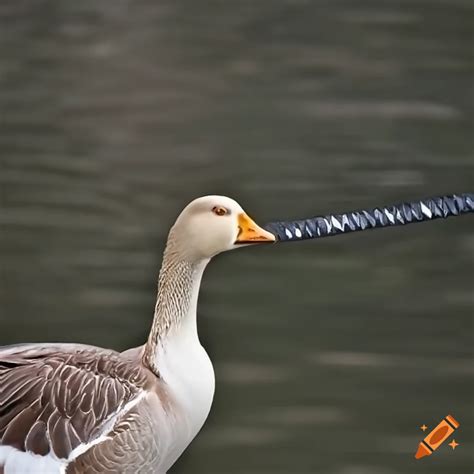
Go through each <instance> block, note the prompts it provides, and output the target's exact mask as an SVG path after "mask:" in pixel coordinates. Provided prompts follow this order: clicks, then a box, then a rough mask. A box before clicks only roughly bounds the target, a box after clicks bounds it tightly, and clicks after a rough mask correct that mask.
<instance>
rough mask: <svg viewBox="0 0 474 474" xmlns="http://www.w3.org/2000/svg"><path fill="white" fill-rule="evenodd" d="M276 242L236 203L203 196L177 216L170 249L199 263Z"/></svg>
mask: <svg viewBox="0 0 474 474" xmlns="http://www.w3.org/2000/svg"><path fill="white" fill-rule="evenodd" d="M274 241H275V236H274V235H273V234H272V233H270V232H268V231H266V230H265V229H262V228H261V227H260V226H258V225H257V224H256V223H255V222H254V221H253V220H252V219H251V218H250V217H249V216H248V215H247V213H246V212H245V211H244V210H243V209H242V207H241V206H240V204H239V203H237V202H236V201H234V200H233V199H231V198H228V197H225V196H204V197H200V198H198V199H195V200H194V201H192V202H191V203H190V204H188V205H187V206H186V207H185V208H184V210H183V211H182V212H181V214H180V215H179V216H178V219H177V220H176V222H175V224H174V225H173V227H172V228H171V231H170V235H169V237H168V246H170V245H172V247H173V249H174V250H175V251H177V252H179V253H180V254H181V257H183V258H186V260H188V261H190V262H197V261H201V260H208V259H210V258H211V257H213V256H215V255H217V254H218V253H221V252H224V251H226V250H232V249H235V248H238V247H240V246H243V245H251V244H259V243H271V242H274Z"/></svg>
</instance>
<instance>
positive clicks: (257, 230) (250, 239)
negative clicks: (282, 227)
mask: <svg viewBox="0 0 474 474" xmlns="http://www.w3.org/2000/svg"><path fill="white" fill-rule="evenodd" d="M238 222H239V234H238V235H237V240H236V241H235V243H236V244H253V243H259V242H261V243H263V242H267V243H270V242H275V236H274V235H273V234H272V233H271V232H268V231H267V230H265V229H262V228H261V227H260V226H258V225H257V224H256V223H255V222H254V221H253V220H252V219H251V218H250V217H249V216H248V215H247V214H245V212H243V213H241V214H239V216H238Z"/></svg>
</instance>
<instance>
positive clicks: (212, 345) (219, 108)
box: [0, 0, 474, 474]
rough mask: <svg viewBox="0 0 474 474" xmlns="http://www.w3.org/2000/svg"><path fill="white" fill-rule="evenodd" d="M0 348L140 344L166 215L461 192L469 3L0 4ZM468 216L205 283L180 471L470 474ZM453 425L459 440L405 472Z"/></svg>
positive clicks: (321, 206)
mask: <svg viewBox="0 0 474 474" xmlns="http://www.w3.org/2000/svg"><path fill="white" fill-rule="evenodd" d="M0 18H1V20H0V21H1V28H0V110H1V118H0V121H1V128H0V200H1V201H0V202H1V214H0V223H1V228H0V262H1V267H0V277H1V285H0V301H1V305H0V311H1V312H0V327H1V332H0V344H8V343H13V342H20V341H75V342H87V343H90V344H97V345H101V346H106V347H113V348H116V349H124V348H127V347H131V346H134V345H138V344H141V343H142V342H143V340H144V339H145V337H146V333H147V330H148V328H149V325H150V322H151V315H152V310H153V304H154V293H155V280H156V275H157V272H158V268H159V264H160V258H161V252H162V249H163V245H164V241H165V237H166V233H167V230H168V228H169V226H170V225H171V224H172V222H173V220H174V218H175V216H176V215H177V214H178V213H179V211H180V210H181V208H182V207H183V206H184V205H185V204H186V203H187V202H188V201H189V200H191V199H192V198H194V197H196V196H199V195H203V194H207V193H223V194H228V195H231V196H233V197H235V198H237V199H238V200H239V202H240V203H241V204H242V205H243V206H244V207H245V208H246V210H247V211H248V212H249V213H250V214H251V215H252V216H254V217H255V219H256V220H257V222H261V223H264V222H266V221H270V220H273V219H284V218H296V217H305V216H309V215H314V214H324V213H329V212H336V211H344V210H349V209H354V208H359V207H364V206H374V205H381V204H387V203H391V202H396V201H400V200H404V199H415V198H418V197H424V196H430V195H436V194H445V193H449V192H465V191H469V190H470V191H472V189H473V179H472V176H473V168H472V166H473V161H472V109H471V105H470V100H469V99H470V96H471V94H470V91H471V83H472V55H471V54H472V5H471V2H468V1H467V0H456V1H453V0H449V1H448V0H432V1H427V0H411V1H397V2H395V1H384V2H380V1H370V0H365V1H364V2H358V4H357V5H356V4H354V2H351V1H349V0H345V1H343V0H338V1H331V2H329V1H323V0H320V1H313V2H310V1H305V0H300V1H298V0H295V1H289V0H287V1H284V0H274V1H270V0H262V1H260V2H253V1H240V2H217V1H209V0H203V1H201V2H190V1H188V2H186V1H184V0H178V1H165V0H163V1H161V2H155V1H152V0H140V1H134V2H131V1H125V0H116V1H114V2H97V1H95V0H83V1H82V2H73V1H63V2H51V1H46V0H45V1H40V0H37V1H33V0H29V1H26V0H23V1H17V2H3V3H2V5H0ZM472 224H473V221H472V217H470V216H468V217H462V218H457V219H452V220H449V221H445V222H439V221H438V222H434V223H426V224H424V225H420V226H410V227H407V228H393V229H388V230H379V231H373V232H368V233H362V234H353V235H348V236H341V237H338V238H334V239H328V240H326V241H321V242H306V243H301V244H288V245H281V246H279V247H277V246H275V247H272V248H253V249H243V250H239V251H238V252H234V253H231V254H228V255H225V256H221V257H219V258H217V259H216V261H215V262H214V263H213V264H212V265H211V266H210V268H209V269H208V271H207V273H206V275H205V278H204V283H203V290H202V295H201V300H200V315H199V324H200V334H201V338H202V340H203V343H204V344H205V346H206V347H207V349H208V351H209V352H210V354H211V356H212V358H213V360H214V361H215V367H216V373H217V393H216V399H215V404H214V407H213V411H212V414H211V416H210V418H209V420H208V422H207V424H206V425H205V428H204V430H203V431H202V433H201V434H200V435H199V437H198V438H197V440H196V441H195V442H194V443H193V444H192V447H191V448H190V449H189V450H188V451H187V452H186V454H185V455H184V456H183V458H182V459H181V460H180V461H179V462H178V464H177V465H176V467H175V468H173V470H172V473H173V474H180V473H190V472H192V473H193V474H198V473H206V474H237V473H238V474H241V473H245V474H269V473H272V474H287V473H291V474H310V473H322V474H395V473H397V474H411V473H426V474H428V473H429V474H437V473H440V474H441V473H447V472H449V473H452V474H458V473H459V474H461V473H465V472H471V471H472V470H473V466H474V462H473V455H472V453H473V452H474V446H473V444H474V443H473V433H472V426H473V411H472V403H473V395H474V391H473V382H472V381H473V378H472V375H473V369H472V356H473V351H472V347H473V327H472V314H473V299H472V294H473V293H472V290H473V288H472V268H473V248H474V232H473V231H474V228H473V225H472ZM448 413H452V414H453V415H454V417H455V418H457V419H458V420H459V421H460V423H461V427H460V428H459V430H458V431H457V433H456V434H455V439H456V441H458V442H459V443H460V446H459V447H458V448H457V449H456V450H455V451H454V452H453V451H452V450H451V448H450V447H448V446H447V445H443V446H442V447H441V448H440V449H439V450H438V451H437V452H436V454H435V455H433V456H431V457H429V458H425V459H423V460H421V461H415V460H414V458H413V454H414V452H415V450H416V446H417V444H418V442H419V440H420V438H421V437H422V436H423V434H422V432H421V431H420V429H419V426H420V425H422V424H423V423H425V424H426V425H428V426H429V427H430V428H432V427H433V426H434V425H435V424H437V423H438V421H440V420H441V418H443V417H444V416H446V415H447V414H448Z"/></svg>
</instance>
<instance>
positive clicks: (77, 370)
mask: <svg viewBox="0 0 474 474" xmlns="http://www.w3.org/2000/svg"><path fill="white" fill-rule="evenodd" d="M274 241H275V236H274V235H273V234H272V233H271V232H269V231H267V230H265V229H263V228H262V227H259V226H258V225H257V224H256V223H255V222H254V221H253V220H252V219H251V218H250V217H249V216H248V215H247V214H246V213H245V212H244V210H243V209H242V207H241V206H240V205H239V204H238V203H237V202H236V201H234V200H233V199H230V198H228V197H224V196H205V197H201V198H198V199H196V200H194V201H192V202H191V203H190V204H189V205H188V206H187V207H185V209H184V210H183V211H182V212H181V214H180V215H179V216H178V218H177V220H176V222H175V224H174V225H173V226H172V228H171V230H170V232H169V235H168V239H167V243H166V247H165V251H164V254H163V261H162V266H161V270H160V273H159V279H158V293H157V300H156V306H155V312H154V318H153V323H152V326H151V330H150V333H149V337H148V340H147V342H146V343H145V344H144V345H142V346H140V347H136V348H133V349H129V350H127V351H125V352H116V351H114V350H111V349H104V348H99V347H94V346H89V345H84V344H62V343H51V344H48V343H46V344H18V345H12V346H4V347H1V348H0V474H28V473H34V474H38V473H44V474H77V473H125V474H126V473H136V472H139V473H141V474H146V473H153V474H164V473H166V472H167V471H168V469H169V468H170V467H171V466H172V465H173V464H174V463H175V461H176V460H177V459H178V457H179V456H180V455H181V454H182V453H183V451H184V450H185V449H186V447H187V446H188V445H189V444H190V442H191V441H192V440H193V438H194V437H195V436H196V435H197V433H198V432H199V430H200V429H201V427H202V426H203V424H204V422H205V420H206V418H207V416H208V414H209V411H210V409H211V404H212V400H213V395H214V386H215V379H214V370H213V366H212V363H211V361H210V359H209V357H208V355H207V353H206V351H205V349H204V348H203V347H202V345H201V343H200V341H199V337H198V331H197V324H196V309H197V303H198V293H199V287H200V283H201V278H202V275H203V272H204V269H205V268H206V265H207V264H208V263H209V261H210V259H211V258H212V257H214V256H215V255H217V254H219V253H220V252H224V251H226V250H232V249H235V248H238V247H241V246H245V245H250V244H263V243H267V244H268V243H272V242H274Z"/></svg>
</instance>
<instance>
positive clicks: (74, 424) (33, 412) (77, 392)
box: [0, 344, 157, 460]
mask: <svg viewBox="0 0 474 474" xmlns="http://www.w3.org/2000/svg"><path fill="white" fill-rule="evenodd" d="M0 387H1V389H2V390H1V392H0V439H1V445H2V446H10V447H12V448H15V449H17V450H19V451H23V452H29V453H32V454H37V455H41V456H45V455H48V454H51V455H52V456H53V457H54V458H56V459H58V460H68V459H69V456H70V455H71V453H72V452H73V451H74V450H75V449H76V448H77V447H78V446H80V445H81V444H88V443H91V442H92V441H93V440H94V439H96V438H98V437H99V436H101V435H102V434H103V431H104V428H105V427H106V426H107V423H109V422H110V421H111V420H113V417H114V415H115V414H116V413H117V412H118V411H120V410H121V409H123V408H124V407H125V406H126V405H127V404H130V403H131V402H133V401H134V400H137V399H138V397H139V396H140V394H142V393H143V392H144V391H152V392H154V393H157V392H156V389H157V379H156V377H155V375H154V374H153V373H152V372H151V371H150V370H148V369H147V368H145V367H144V366H142V365H139V364H136V363H135V362H134V361H133V360H130V359H128V358H127V357H125V356H123V355H121V354H120V353H117V352H114V351H111V350H105V349H98V348H95V347H90V346H82V345H65V344H57V345H55V344H51V345H48V346H41V345H39V346H33V345H31V346H17V347H7V348H4V349H3V350H0ZM112 428H113V426H110V431H111V430H112Z"/></svg>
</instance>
